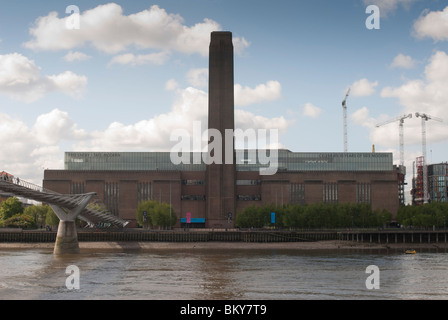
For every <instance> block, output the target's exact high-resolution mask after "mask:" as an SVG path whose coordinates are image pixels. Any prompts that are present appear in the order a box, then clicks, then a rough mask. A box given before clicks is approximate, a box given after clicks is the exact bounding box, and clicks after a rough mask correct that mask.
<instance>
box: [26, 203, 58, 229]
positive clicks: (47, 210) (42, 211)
mask: <svg viewBox="0 0 448 320" xmlns="http://www.w3.org/2000/svg"><path fill="white" fill-rule="evenodd" d="M52 212H53V210H52V209H51V207H50V206H49V205H34V206H29V207H26V208H25V210H24V211H23V213H26V214H28V215H30V216H32V217H34V221H35V223H36V225H37V226H40V225H43V224H45V221H46V218H47V215H48V214H51V213H52Z"/></svg>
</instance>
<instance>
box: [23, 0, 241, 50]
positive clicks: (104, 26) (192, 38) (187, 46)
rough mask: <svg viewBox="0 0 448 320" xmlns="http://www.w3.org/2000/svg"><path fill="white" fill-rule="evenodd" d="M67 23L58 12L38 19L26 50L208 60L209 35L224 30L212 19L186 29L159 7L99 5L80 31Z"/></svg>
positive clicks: (83, 19)
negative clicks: (150, 53) (136, 52)
mask: <svg viewBox="0 0 448 320" xmlns="http://www.w3.org/2000/svg"><path fill="white" fill-rule="evenodd" d="M68 19H70V16H69V15H67V16H66V17H62V18H59V17H58V14H57V13H56V12H50V13H49V14H48V15H47V16H45V17H39V18H38V19H37V20H36V21H35V24H34V26H33V27H32V28H31V29H30V34H31V36H32V37H33V38H32V39H31V40H30V41H28V42H26V43H25V47H27V48H30V49H34V50H70V49H73V48H77V47H83V46H86V45H90V46H93V47H94V48H96V49H97V50H99V51H101V52H106V53H109V54H117V53H119V52H123V51H125V50H127V49H129V48H131V47H133V48H137V49H151V50H158V51H170V50H174V51H177V52H181V53H185V54H193V53H198V54H201V55H203V56H207V55H208V47H209V43H210V33H211V32H212V31H220V30H221V26H220V25H219V24H218V23H217V22H216V21H213V20H211V19H204V20H203V21H202V22H198V23H196V24H195V25H193V26H187V25H185V24H184V20H183V18H182V17H181V16H180V15H178V14H168V13H167V12H166V11H165V10H164V9H162V8H160V7H159V6H157V5H153V6H151V7H150V8H149V9H146V10H143V11H140V12H137V13H134V14H130V15H124V14H123V9H122V8H121V6H120V5H118V4H115V3H109V4H104V5H99V6H97V7H95V8H93V9H90V10H87V11H84V12H83V13H81V14H80V28H79V29H75V30H71V29H68V28H66V20H68ZM234 42H235V44H236V48H237V49H238V51H240V50H243V49H244V48H245V47H247V46H248V45H249V43H248V42H247V41H246V40H245V39H244V38H235V39H234Z"/></svg>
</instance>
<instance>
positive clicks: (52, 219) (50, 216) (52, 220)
mask: <svg viewBox="0 0 448 320" xmlns="http://www.w3.org/2000/svg"><path fill="white" fill-rule="evenodd" d="M50 209H51V208H50ZM58 224H59V218H58V216H57V215H56V213H54V211H53V210H48V212H47V215H46V216H45V225H46V226H57V225H58Z"/></svg>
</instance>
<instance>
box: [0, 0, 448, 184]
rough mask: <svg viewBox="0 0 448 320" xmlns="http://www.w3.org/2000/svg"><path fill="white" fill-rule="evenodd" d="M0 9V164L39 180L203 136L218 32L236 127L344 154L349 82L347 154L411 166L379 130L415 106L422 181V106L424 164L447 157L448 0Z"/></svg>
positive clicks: (393, 127) (299, 147)
mask: <svg viewBox="0 0 448 320" xmlns="http://www.w3.org/2000/svg"><path fill="white" fill-rule="evenodd" d="M0 4H1V6H0V133H1V134H0V142H1V147H2V152H1V153H0V170H5V171H7V172H10V173H12V174H14V175H16V176H19V177H20V178H22V179H24V180H28V181H30V182H34V183H36V184H39V185H41V184H42V179H43V172H44V169H63V168H64V152H67V151H104V152H105V151H170V148H171V147H172V145H173V144H174V142H172V141H170V135H171V132H173V131H174V130H176V129H185V130H187V131H189V132H191V131H192V129H193V123H194V122H195V121H200V122H201V124H202V128H203V130H205V129H206V128H207V107H208V106H207V104H208V100H207V90H208V88H207V87H208V84H207V81H208V46H209V42H210V33H211V32H212V31H231V32H232V34H233V43H234V49H235V126H236V128H241V129H254V130H258V129H277V130H278V131H279V141H278V145H279V146H280V147H282V148H286V149H289V150H291V151H294V152H342V151H343V149H344V144H343V110H342V105H341V103H342V100H343V99H344V97H345V94H346V92H347V90H348V88H350V95H349V97H348V100H347V131H348V136H347V140H348V151H349V152H371V151H372V146H373V145H375V150H376V152H382V151H384V152H393V153H394V164H399V162H400V159H399V130H398V122H397V121H394V122H391V123H389V124H387V125H383V126H380V127H379V128H378V127H377V126H376V125H377V124H380V123H383V122H385V121H388V120H391V119H395V118H396V117H399V116H402V115H407V114H412V115H413V117H412V118H410V119H406V120H405V124H404V139H405V159H404V160H405V165H406V167H407V171H408V180H410V176H411V175H412V163H413V161H415V159H416V157H418V156H421V155H422V127H421V119H420V118H416V117H415V113H416V112H420V113H426V114H429V115H430V116H432V117H433V120H429V121H428V122H426V131H427V132H426V134H427V161H428V162H429V163H440V162H445V161H448V148H447V147H448V143H447V141H448V113H447V112H446V110H448V90H447V88H448V3H447V2H446V1H442V0H428V1H424V0H389V1H386V0H339V1H324V0H313V1H311V0H307V1H305V0H294V1H286V0H278V1H268V0H242V1H241V0H163V1H158V2H156V1H152V0H151V1H150V0H148V1H140V0H133V1H115V2H109V1H95V0H88V1H76V0H71V1H61V0H58V1H56V0H54V1H31V0H21V1H9V0H8V1H5V0H0ZM370 5H376V6H377V7H378V9H379V15H378V16H372V14H373V13H374V12H372V11H368V10H367V12H366V9H367V7H368V6H370ZM73 6H75V8H76V9H78V10H79V24H76V20H74V15H73V12H75V11H73V10H72V9H73V8H74V7H73ZM373 18H375V19H374V20H372V19H373ZM373 22H375V23H376V22H378V23H379V29H378V28H373V29H372V28H368V27H367V25H368V23H370V24H372V23H373ZM439 119H440V120H439ZM259 147H263V146H261V145H259Z"/></svg>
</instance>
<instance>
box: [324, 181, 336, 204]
mask: <svg viewBox="0 0 448 320" xmlns="http://www.w3.org/2000/svg"><path fill="white" fill-rule="evenodd" d="M322 193H323V202H324V203H338V185H337V184H336V183H325V184H324V185H323V192H322Z"/></svg>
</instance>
